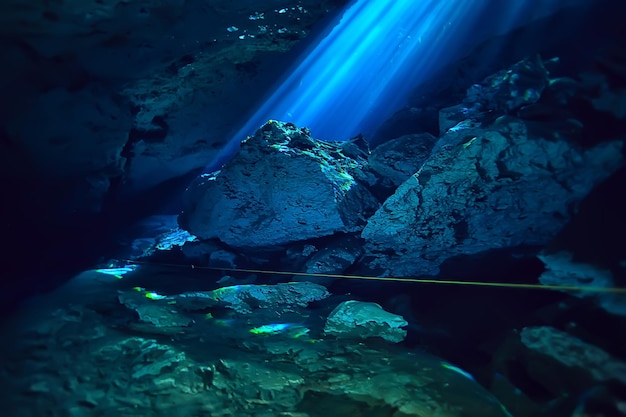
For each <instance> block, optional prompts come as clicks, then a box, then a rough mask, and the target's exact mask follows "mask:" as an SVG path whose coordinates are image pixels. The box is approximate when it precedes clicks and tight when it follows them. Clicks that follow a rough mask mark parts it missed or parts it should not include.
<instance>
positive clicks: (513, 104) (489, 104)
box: [439, 55, 550, 134]
mask: <svg viewBox="0 0 626 417" xmlns="http://www.w3.org/2000/svg"><path fill="white" fill-rule="evenodd" d="M549 81H550V80H549V73H548V70H547V69H546V68H545V66H544V63H543V61H542V60H541V57H540V56H539V55H535V56H534V57H533V58H526V59H523V60H521V61H519V62H518V63H516V64H514V65H512V66H511V67H510V68H508V69H506V70H502V71H498V72H496V73H495V74H493V75H490V76H489V77H487V78H485V79H484V80H483V81H482V82H481V83H480V84H474V85H472V86H471V87H470V88H468V89H467V92H466V96H465V100H464V102H463V103H462V104H458V105H456V106H452V107H447V108H444V109H442V110H441V111H440V112H439V133H440V134H444V133H446V132H447V131H448V129H450V128H451V127H453V126H455V125H456V124H457V123H459V122H462V121H464V120H468V119H472V118H476V117H477V116H479V115H481V114H483V113H485V112H494V113H495V114H510V113H512V112H513V111H514V110H518V109H519V108H521V107H522V106H525V105H529V104H533V103H536V102H537V101H538V100H539V98H540V97H541V94H542V93H543V91H544V89H545V88H546V87H547V86H548V82H549Z"/></svg>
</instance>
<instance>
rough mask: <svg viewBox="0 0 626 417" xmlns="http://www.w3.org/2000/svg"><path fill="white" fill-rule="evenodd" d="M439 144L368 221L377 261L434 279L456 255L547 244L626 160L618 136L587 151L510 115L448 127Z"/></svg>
mask: <svg viewBox="0 0 626 417" xmlns="http://www.w3.org/2000/svg"><path fill="white" fill-rule="evenodd" d="M442 141H443V142H444V143H445V146H442V147H441V148H440V150H439V151H438V152H435V153H434V154H433V155H432V156H431V157H430V158H429V159H428V161H426V162H425V163H424V165H423V166H422V168H421V169H420V170H419V171H418V172H417V173H416V174H415V175H413V176H412V177H411V178H410V179H409V180H407V181H406V182H404V183H403V184H402V185H401V186H400V187H398V189H397V190H396V192H395V193H394V194H393V195H392V196H391V197H389V198H388V199H387V200H386V201H385V203H384V204H383V205H382V207H381V208H380V209H379V210H378V211H377V212H376V213H375V214H374V215H373V216H372V217H371V218H370V219H369V220H368V223H367V226H366V227H365V229H364V230H363V232H362V237H363V238H364V239H365V240H366V241H367V249H368V251H369V252H370V253H371V254H372V255H374V256H375V257H376V258H377V259H375V260H374V261H373V262H372V266H374V267H382V268H385V269H387V270H388V271H390V272H391V273H393V274H396V275H414V274H423V275H436V274H437V273H438V272H439V266H440V265H441V263H442V262H444V261H445V260H446V259H450V258H452V257H455V256H457V255H468V254H476V253H480V252H484V251H488V250H491V249H497V248H512V247H516V246H520V245H529V246H535V245H545V244H546V243H547V242H548V241H549V240H550V239H551V238H553V237H554V236H555V235H556V233H557V232H558V231H559V230H560V229H561V228H562V227H563V226H564V225H565V224H566V222H567V221H568V220H569V219H570V218H571V216H572V214H573V212H572V211H573V208H574V207H575V205H576V204H577V203H578V202H580V201H581V200H582V198H583V197H585V196H586V195H587V194H588V193H589V192H590V191H591V190H592V188H593V187H594V186H595V185H597V184H598V183H599V182H601V181H603V180H605V179H606V178H608V177H609V176H610V175H611V174H612V173H614V172H615V171H616V170H617V169H618V168H619V167H620V166H621V165H622V164H623V155H622V148H623V143H622V142H621V141H613V142H604V143H601V144H599V145H597V146H595V147H593V148H590V149H581V148H578V147H576V146H574V145H572V144H571V143H568V142H567V141H566V140H554V139H550V140H548V139H544V138H542V137H532V136H531V135H530V134H529V133H528V131H527V127H526V124H525V123H524V122H522V121H521V120H518V119H515V118H512V117H502V118H500V119H499V120H498V121H497V122H496V123H495V124H494V125H493V126H491V127H489V128H484V129H480V128H467V129H462V130H459V131H449V133H448V134H446V135H445V136H444V137H443V138H442ZM546 196H550V197H549V198H546Z"/></svg>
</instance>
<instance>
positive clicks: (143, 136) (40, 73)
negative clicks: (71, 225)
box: [0, 0, 343, 211]
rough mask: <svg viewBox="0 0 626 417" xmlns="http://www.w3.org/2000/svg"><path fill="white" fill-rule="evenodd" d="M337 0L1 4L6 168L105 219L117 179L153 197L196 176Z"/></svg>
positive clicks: (0, 105) (13, 0) (15, 0)
mask: <svg viewBox="0 0 626 417" xmlns="http://www.w3.org/2000/svg"><path fill="white" fill-rule="evenodd" d="M342 3H343V2H342V1H341V0H339V1H322V2H312V1H299V2H297V4H296V3H295V2H292V1H288V0H271V1H235V2H232V1H224V0H217V1H205V0H140V1H132V2H131V1H126V0H97V1H96V0H86V1H78V0H60V1H54V2H29V1H24V0H7V1H3V2H2V4H1V5H0V49H1V50H2V52H3V56H4V57H5V59H6V60H7V61H6V62H10V63H11V65H5V66H4V68H3V71H2V77H0V91H1V92H2V97H7V99H3V100H0V115H1V116H0V124H1V125H2V127H3V129H2V132H1V133H2V135H4V136H5V137H6V141H4V140H3V141H2V142H0V146H1V150H2V152H0V158H2V160H3V162H4V159H5V158H6V162H7V163H6V164H4V163H3V164H2V169H3V172H5V171H4V170H6V172H10V173H11V174H12V175H27V174H29V170H30V169H32V168H33V167H34V168H36V172H38V173H39V174H40V175H43V176H45V177H46V178H47V179H48V180H49V181H66V182H67V181H69V179H72V180H75V181H76V184H75V185H74V187H72V188H71V190H69V191H68V192H69V193H71V194H72V195H73V196H76V201H73V202H72V204H68V210H70V211H71V210H80V211H97V210H99V209H100V204H101V201H100V200H101V199H102V197H103V196H104V195H105V194H106V193H107V192H108V191H109V189H110V184H109V182H110V181H113V182H115V183H116V186H119V185H122V189H123V190H124V191H131V190H132V191H137V190H146V189H149V188H150V187H153V186H155V185H158V184H161V183H162V182H164V181H166V180H168V179H171V178H175V177H177V176H180V175H183V174H186V173H188V172H190V171H192V170H194V169H198V168H201V167H203V166H204V165H205V164H206V163H207V160H211V158H213V157H214V156H215V155H216V154H217V153H218V151H219V149H220V148H221V147H222V146H223V145H224V144H225V142H226V141H227V140H228V138H227V137H226V136H227V135H228V134H229V132H232V131H233V127H234V124H236V123H238V122H239V115H240V114H242V113H244V112H247V111H248V110H249V106H250V102H251V101H253V100H254V99H255V98H256V97H259V95H261V94H263V92H264V87H265V86H267V85H270V84H271V82H270V81H271V80H272V78H273V77H274V76H275V74H273V73H272V71H268V69H267V66H265V67H264V62H266V61H267V60H270V59H271V60H273V61H274V62H278V61H279V60H280V59H279V57H278V55H277V53H282V52H285V51H289V50H290V49H291V48H292V47H293V46H294V45H296V44H297V43H298V42H299V41H300V40H302V39H304V38H305V37H306V36H307V35H308V34H309V33H310V32H311V30H312V26H313V25H314V24H315V23H316V22H317V21H319V20H320V19H322V18H323V17H325V16H327V15H328V14H329V13H332V12H333V11H335V10H336V9H337V8H338V7H340V6H341V4H342ZM254 81H256V82H254ZM241 91H245V94H241ZM8 97H11V98H10V99H8ZM5 145H6V146H5ZM31 163H32V165H31ZM120 179H121V181H120ZM84 195H89V196H90V198H89V199H83V198H82V196H84Z"/></svg>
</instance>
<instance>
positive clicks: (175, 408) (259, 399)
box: [0, 218, 626, 417]
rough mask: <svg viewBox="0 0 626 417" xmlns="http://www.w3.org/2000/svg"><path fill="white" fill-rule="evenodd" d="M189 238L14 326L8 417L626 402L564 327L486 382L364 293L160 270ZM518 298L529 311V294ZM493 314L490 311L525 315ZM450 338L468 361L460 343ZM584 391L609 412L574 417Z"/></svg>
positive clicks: (62, 294)
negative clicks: (591, 410) (592, 408)
mask: <svg viewBox="0 0 626 417" xmlns="http://www.w3.org/2000/svg"><path fill="white" fill-rule="evenodd" d="M160 220H161V221H162V222H163V224H165V223H166V222H167V218H165V220H164V219H163V218H162V219H160ZM173 220H174V219H173V218H172V219H169V221H170V222H171V221H173ZM187 238H188V236H187V235H186V234H185V233H184V232H182V231H181V230H179V229H172V231H171V232H169V233H166V234H165V235H162V236H161V237H160V238H159V239H156V240H154V239H152V240H151V239H147V238H146V237H142V238H138V239H136V240H134V241H133V242H132V243H133V246H132V249H133V250H134V251H135V252H138V253H142V256H139V257H138V258H139V259H140V261H137V262H131V263H127V264H121V263H118V264H108V265H103V268H102V269H94V270H87V271H84V272H83V273H81V274H79V275H78V276H76V277H75V278H73V279H72V280H71V281H69V282H68V283H67V284H66V285H64V286H63V287H61V288H59V289H57V290H56V291H54V292H53V293H50V294H47V295H42V296H40V297H38V298H35V299H31V300H30V301H29V302H28V303H27V304H25V305H24V306H23V308H22V309H21V310H20V311H18V312H17V313H16V314H15V315H14V316H13V318H12V319H11V320H9V321H7V322H6V323H4V326H3V329H2V339H3V340H5V341H10V342H9V343H5V349H6V351H5V352H3V355H2V363H1V368H0V381H1V384H2V394H3V397H4V398H3V400H2V404H3V409H4V410H5V412H4V413H5V414H4V415H7V416H12V417H13V416H14V417H31V416H54V417H56V416H113V415H115V416H120V417H122V416H123V417H126V416H128V417H130V416H168V417H171V416H177V417H178V416H180V417H187V416H189V417H192V416H193V417H195V416H255V417H261V416H267V417H269V416H284V417H287V416H292V417H316V416H337V417H341V416H372V417H373V416H376V417H386V416H389V417H391V416H393V417H409V416H414V417H431V416H433V417H434V416H437V417H448V416H449V417H461V416H467V417H470V416H484V417H490V416H511V415H513V416H546V417H548V416H554V417H556V416H565V415H567V416H569V415H572V416H581V415H590V416H591V415H593V416H596V415H597V416H607V417H608V416H612V415H613V414H607V413H606V412H607V411H606V410H609V409H610V410H618V409H619V407H620V404H622V403H620V402H619V401H621V400H620V399H619V395H620V393H619V391H618V392H616V391H615V390H614V388H615V383H614V382H616V381H617V382H618V385H619V384H623V383H624V381H623V380H621V381H619V380H620V378H622V379H623V378H624V375H626V372H625V371H626V363H624V362H621V361H620V360H619V359H616V358H615V357H612V356H611V355H610V354H609V353H607V352H606V351H604V350H602V349H600V348H599V347H597V346H594V345H592V344H588V343H586V342H583V341H582V340H580V339H578V338H576V337H573V336H570V335H568V334H566V333H565V332H562V331H560V330H558V329H556V328H554V327H550V326H528V327H525V328H523V329H521V331H514V332H512V335H513V337H508V338H505V339H500V340H499V341H498V343H499V346H491V347H489V348H488V349H490V350H491V354H492V357H491V360H490V361H489V362H488V363H487V364H486V365H485V366H484V367H483V369H482V370H479V369H478V368H474V369H472V374H473V373H474V372H478V375H476V374H474V376H476V378H474V376H472V375H470V374H469V373H468V372H466V371H465V370H462V369H461V368H460V367H457V366H455V365H453V364H452V363H450V362H448V360H446V359H444V358H443V357H445V356H446V354H445V353H444V354H443V357H441V356H438V355H436V354H433V353H432V352H436V351H438V350H442V351H445V350H446V349H445V348H443V349H440V348H441V346H437V344H438V343H437V342H433V340H436V338H435V339H432V338H431V339H429V338H428V334H429V332H431V333H432V332H433V328H428V326H427V325H424V326H422V327H419V328H416V323H407V322H406V321H405V320H404V319H403V318H402V317H401V316H398V315H395V314H391V313H388V312H386V311H385V310H383V309H382V308H381V307H380V306H378V305H377V304H374V303H369V302H367V301H368V300H367V299H365V296H364V295H363V294H364V293H363V291H359V290H358V288H359V286H358V285H355V286H354V288H355V290H356V291H355V294H351V293H349V292H345V291H343V292H340V291H338V292H337V293H336V294H331V293H329V292H328V291H327V290H326V288H325V287H323V286H321V285H319V284H314V283H310V282H308V281H304V280H302V278H301V277H300V280H299V281H298V282H292V283H288V281H289V279H287V277H285V276H280V275H274V276H272V275H270V276H269V278H268V277H267V276H263V275H258V274H250V273H244V274H241V273H236V272H232V273H231V274H230V275H228V274H225V273H224V272H223V271H222V272H221V271H219V270H217V269H213V268H206V269H205V268H202V267H198V268H190V267H189V265H182V264H178V265H177V264H169V263H166V262H164V261H166V260H167V259H176V258H178V259H180V255H181V254H180V247H179V246H177V245H180V244H183V243H184V242H185V241H186V240H187ZM150 242H152V245H150ZM155 242H158V243H156V245H154V244H155ZM146 247H147V250H146ZM130 255H131V257H135V258H137V256H132V255H133V254H132V253H131V254H130ZM146 255H148V256H146ZM291 278H293V277H291ZM252 282H254V284H252ZM385 285H387V284H385ZM340 287H341V286H339V287H337V286H335V287H333V286H332V285H331V286H330V288H331V289H332V288H340ZM344 288H345V287H344ZM361 288H363V287H361ZM378 288H380V287H378ZM391 291H392V292H393V291H397V288H395V289H392V290H391ZM376 292H377V290H376V288H374V289H373V291H370V296H371V298H376V297H375V296H374V294H375V293H376ZM426 292H428V291H426ZM379 295H380V294H379ZM467 295H468V296H471V295H472V293H471V292H467ZM488 295H489V296H492V295H493V293H489V294H488ZM515 297H516V298H522V299H523V300H524V302H525V303H527V304H528V303H530V304H532V302H531V300H532V296H531V295H529V294H528V293H524V294H515V295H514V296H513V298H515ZM562 298H563V297H562ZM565 298H566V297H565ZM350 300H362V301H357V302H356V303H359V305H362V306H365V310H364V312H363V314H365V315H366V316H367V317H365V318H363V316H359V313H358V312H354V311H353V312H352V313H350V312H349V311H344V312H343V313H342V312H340V311H339V310H340V308H339V306H343V305H346V303H350V302H351V301H350ZM555 300H558V297H557V298H556V299H555ZM493 302H494V304H495V305H494V308H493V309H491V310H490V309H485V307H484V305H482V306H481V308H482V309H485V310H486V311H487V310H488V311H491V312H492V313H493V312H494V311H495V310H496V309H501V310H500V313H501V314H502V315H508V314H513V313H514V312H512V311H510V310H512V309H513V307H511V309H507V308H506V307H503V306H502V302H498V301H497V300H493ZM356 303H355V304H356ZM448 303H449V305H447V306H446V308H447V309H449V310H450V311H451V314H454V315H461V314H462V311H460V310H458V308H459V307H458V306H456V307H455V305H454V303H455V297H454V294H453V292H451V297H450V300H447V301H446V302H444V304H448ZM475 303H477V304H481V303H482V301H481V300H479V299H476V301H475ZM504 303H506V301H504ZM560 304H561V308H564V307H563V305H564V304H567V300H566V299H565V300H562V301H561V302H560ZM396 307H397V306H396ZM553 307H554V306H550V307H549V308H548V310H550V308H553ZM460 308H463V307H460ZM372 309H373V310H372ZM476 309H479V308H478V306H477V307H476ZM528 309H529V310H531V309H532V307H528ZM342 314H343V315H342ZM489 314H491V313H489ZM331 317H334V318H331ZM445 320H446V319H445V318H444V319H442V320H441V321H440V323H439V324H440V325H442V324H443V323H444V322H445ZM459 321H460V322H463V320H462V319H461V318H460V316H459ZM497 321H498V320H497V319H496V318H495V317H492V319H491V323H489V322H487V321H485V322H478V323H474V325H479V326H484V327H485V328H489V327H493V322H497ZM407 325H408V329H409V337H408V338H407V339H406V340H404V342H402V340H403V339H405V336H406V332H405V331H404V330H403V329H402V328H404V327H407ZM606 325H607V326H608V325H610V323H606ZM451 331H454V330H451ZM420 332H422V333H423V334H422V336H424V337H423V338H422V339H421V341H420V342H417V343H416V342H415V338H416V337H417V338H419V337H420ZM434 332H435V333H436V332H437V330H435V331H434ZM476 332H477V333H479V329H476ZM515 336H517V340H516V337H515ZM445 340H446V341H445V342H444V343H447V344H449V346H448V347H449V348H451V349H452V350H454V349H456V350H457V352H458V351H461V352H462V351H463V350H465V349H467V354H468V356H471V352H470V350H471V345H472V343H471V342H469V341H467V340H463V332H460V333H458V334H456V335H455V334H447V335H446V337H445ZM396 342H400V343H396ZM431 342H432V344H431ZM441 343H442V342H441V341H440V342H439V345H440V344H441ZM491 343H493V341H491ZM483 348H484V349H487V348H485V347H483ZM448 356H454V355H448ZM513 362H515V364H514V365H513V366H511V367H508V368H507V366H508V365H510V364H511V363H513ZM467 363H468V364H469V363H471V360H470V359H468V361H467ZM505 364H508V365H506V366H505ZM466 365H467V364H463V365H462V366H463V367H464V368H465V366H466ZM467 366H469V365H467ZM511 368H518V369H516V370H513V371H512V370H511ZM521 368H525V369H521ZM498 371H501V372H502V373H500V372H498ZM481 373H482V375H480V374H481ZM487 374H490V376H489V377H487V376H486V375H487ZM522 374H524V375H522ZM512 378H515V379H514V380H513V381H511V380H510V379H512ZM520 381H523V382H524V383H525V385H524V384H522V388H523V389H524V391H523V390H521V389H520V387H519V385H520ZM514 383H515V384H517V385H518V386H515V385H514ZM581 386H587V387H588V392H587V393H585V397H588V398H592V399H593V401H595V403H596V410H600V412H599V413H597V414H576V410H580V409H582V408H581V404H582V403H583V401H582V400H581V399H580V398H579V396H570V395H568V392H566V391H565V390H566V389H568V387H569V388H571V389H572V390H574V391H575V390H579V389H580V387H581ZM550 390H557V391H558V390H562V392H560V393H559V394H558V395H557V394H556V393H554V392H552V393H551V392H549V391H550ZM576 407H578V408H576ZM585 407H586V405H585ZM598 407H599V408H598ZM610 407H617V408H610ZM602 410H605V411H602ZM619 410H620V411H622V410H621V409H619ZM602 412H604V414H603V413H602ZM608 412H609V413H610V411H608ZM616 415H617V414H616Z"/></svg>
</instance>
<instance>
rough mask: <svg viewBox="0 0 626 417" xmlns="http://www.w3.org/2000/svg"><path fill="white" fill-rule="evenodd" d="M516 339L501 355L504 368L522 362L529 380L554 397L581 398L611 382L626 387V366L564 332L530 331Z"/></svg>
mask: <svg viewBox="0 0 626 417" xmlns="http://www.w3.org/2000/svg"><path fill="white" fill-rule="evenodd" d="M515 339H516V340H515V342H511V343H510V344H509V347H508V348H506V349H504V350H503V351H502V352H501V355H502V356H501V359H500V360H501V365H500V366H504V367H506V366H507V365H505V364H507V363H510V361H511V358H516V360H519V361H522V362H523V363H524V365H523V366H524V369H525V371H526V373H527V377H528V378H530V379H531V380H532V381H533V382H534V383H536V384H537V385H539V386H541V387H542V388H543V389H545V390H546V391H547V392H550V393H551V394H552V395H554V396H559V395H562V393H564V392H567V393H570V394H571V395H578V394H581V393H582V392H583V391H585V390H587V389H588V388H589V387H591V386H595V385H598V384H602V383H605V382H607V381H611V380H615V381H619V382H620V383H621V384H626V362H623V361H621V360H619V359H617V358H615V357H613V356H611V355H610V354H609V353H608V352H606V351H605V350H603V349H601V348H599V347H597V346H594V345H593V344H590V343H587V342H585V341H583V340H581V339H579V338H577V337H575V336H572V335H570V334H568V333H566V332H564V331H561V330H558V329H556V328H553V327H550V326H538V327H526V328H524V329H522V331H521V332H520V334H519V336H518V337H516V338H515ZM500 371H503V372H504V373H507V372H508V371H507V370H506V369H500ZM513 379H514V380H515V378H513Z"/></svg>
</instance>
